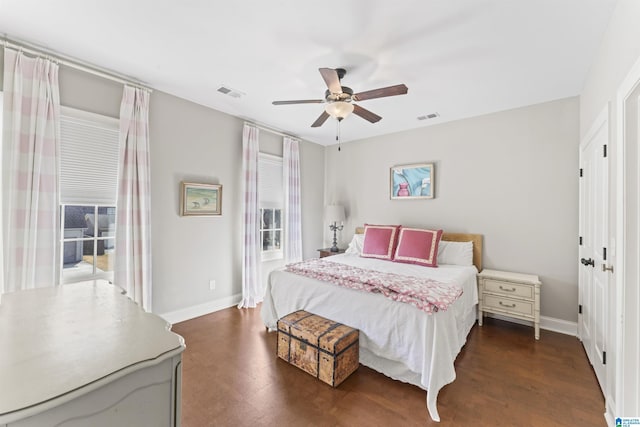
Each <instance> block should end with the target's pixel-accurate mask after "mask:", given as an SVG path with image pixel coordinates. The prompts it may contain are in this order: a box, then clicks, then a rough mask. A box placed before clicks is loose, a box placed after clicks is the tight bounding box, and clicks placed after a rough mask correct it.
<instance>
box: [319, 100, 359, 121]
mask: <svg viewBox="0 0 640 427" xmlns="http://www.w3.org/2000/svg"><path fill="white" fill-rule="evenodd" d="M324 110H325V111H326V112H327V114H329V115H330V116H331V117H333V118H334V119H338V120H342V119H344V118H345V117H347V116H348V115H349V114H351V113H352V112H353V104H352V103H350V102H345V101H336V102H331V103H329V104H327V106H326V107H324Z"/></svg>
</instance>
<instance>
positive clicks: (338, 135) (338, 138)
mask: <svg viewBox="0 0 640 427" xmlns="http://www.w3.org/2000/svg"><path fill="white" fill-rule="evenodd" d="M341 121H342V120H338V132H337V134H336V141H338V151H340V142H342V137H341V136H340V122H341Z"/></svg>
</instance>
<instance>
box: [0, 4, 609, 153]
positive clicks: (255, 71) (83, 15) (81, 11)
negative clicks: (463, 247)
mask: <svg viewBox="0 0 640 427" xmlns="http://www.w3.org/2000/svg"><path fill="white" fill-rule="evenodd" d="M615 4H616V0H535V1H533V0H395V1H389V0H346V1H345V0H341V1H335V0H324V1H323V2H309V1H296V0H271V1H265V0H244V1H242V0H235V1H234V0H231V1H206V0H183V1H170V0H156V1H152V0H109V1H97V0H58V1H42V0H40V1H37V0H0V33H2V34H4V35H5V36H7V37H10V38H12V39H18V40H23V41H26V42H30V43H33V44H36V45H39V46H42V47H44V48H47V49H50V50H53V51H55V52H58V53H60V54H63V55H67V56H71V57H74V58H79V59H81V60H83V61H86V62H89V63H92V64H95V65H97V66H100V67H104V68H107V69H109V70H113V71H116V72H119V73H122V74H125V75H128V76H131V77H133V78H136V79H138V80H140V81H142V82H145V83H147V84H148V85H149V86H151V87H152V88H154V89H157V90H160V91H164V92H168V93H170V94H173V95H176V96H179V97H182V98H186V99H189V100H191V101H194V102H197V103H199V104H202V105H206V106H209V107H212V108H215V109H217V110H220V111H224V112H226V113H229V114H232V115H234V116H239V117H242V118H245V119H249V120H253V121H255V122H258V123H261V124H265V125H267V126H270V127H272V128H276V129H279V130H282V131H285V132H288V133H291V134H293V135H296V136H298V137H301V138H303V139H306V140H309V141H314V142H317V143H320V144H323V145H328V144H333V143H334V142H335V135H336V125H335V123H336V122H335V120H333V119H329V120H328V121H327V122H326V123H325V124H324V126H322V127H321V128H311V127H310V125H311V123H313V122H314V120H315V119H316V118H317V117H318V116H319V115H320V113H321V112H322V110H323V105H321V104H307V105H283V106H274V105H272V104H271V101H273V100H287V99H319V98H323V97H324V91H325V90H326V86H325V84H324V81H323V80H322V78H321V77H320V74H319V73H318V68H320V67H330V68H338V67H343V68H346V69H347V75H346V77H345V78H344V79H343V80H342V84H343V85H344V86H349V87H351V88H352V89H353V90H354V91H355V92H362V91H366V90H370V89H375V88H378V87H384V86H390V85H395V84H399V83H404V84H406V85H407V86H408V87H409V93H408V94H407V95H402V96H396V97H390V98H381V99H372V100H367V101H362V102H361V106H362V107H364V108H367V109H369V110H371V111H373V112H374V113H377V114H379V115H381V116H382V117H383V119H382V120H381V121H380V122H378V123H376V124H371V123H369V122H367V121H365V120H363V119H362V118H360V117H357V116H354V115H351V116H350V117H348V118H346V119H345V120H344V121H343V122H342V129H341V132H342V141H343V142H344V141H349V140H356V139H362V138H367V137H371V136H375V135H382V134H387V133H391V132H398V131H402V130H406V129H412V128H418V127H423V126H428V125H430V124H435V123H442V122H444V121H450V120H456V119H461V118H465V117H471V116H477V115H480V114H486V113H490V112H494V111H500V110H505V109H510V108H515V107H520V106H524V105H530V104H535V103H539V102H544V101H549V100H553V99H558V98H564V97H568V96H574V95H579V94H580V92H581V90H582V87H583V85H584V81H585V77H586V74H587V72H588V70H589V66H590V64H591V63H592V61H593V59H594V56H595V54H596V52H597V49H598V46H599V43H600V40H601V39H602V36H603V34H604V31H605V29H606V26H607V23H608V22H609V18H610V16H611V13H612V11H613V9H614V7H615ZM221 84H224V85H227V86H229V87H231V88H233V89H236V90H238V91H240V92H243V93H244V94H245V95H244V96H242V97H241V98H232V97H230V96H228V95H223V94H221V93H219V92H218V91H217V89H218V87H219V86H220V85H221ZM432 112H438V113H439V114H440V117H439V118H436V119H433V120H428V121H418V120H417V117H418V116H422V115H425V114H428V113H432Z"/></svg>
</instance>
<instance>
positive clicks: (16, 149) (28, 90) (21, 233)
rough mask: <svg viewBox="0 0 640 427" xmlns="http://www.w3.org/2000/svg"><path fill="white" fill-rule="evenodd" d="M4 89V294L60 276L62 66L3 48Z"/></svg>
mask: <svg viewBox="0 0 640 427" xmlns="http://www.w3.org/2000/svg"><path fill="white" fill-rule="evenodd" d="M3 87H4V103H3V104H4V107H3V111H4V113H3V127H4V132H3V133H4V135H3V147H2V148H3V165H2V170H3V180H2V181H3V188H2V190H3V203H4V206H3V210H4V218H3V219H4V224H3V227H4V242H3V244H4V247H3V252H4V257H5V259H4V272H5V275H4V279H5V280H4V286H3V288H4V292H11V291H16V290H21V289H30V288H36V287H45V286H54V285H56V284H58V282H59V277H60V258H59V252H60V231H59V227H60V225H59V216H60V214H59V209H60V207H59V193H58V158H59V150H60V92H59V87H58V65H57V64H55V63H53V62H51V61H50V60H47V59H43V58H29V57H26V56H25V55H23V53H22V52H18V51H15V50H12V49H9V48H5V49H4V86H3ZM1 291H2V289H0V292H1Z"/></svg>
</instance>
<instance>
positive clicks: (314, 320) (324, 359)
mask: <svg viewBox="0 0 640 427" xmlns="http://www.w3.org/2000/svg"><path fill="white" fill-rule="evenodd" d="M358 339H359V332H358V330H357V329H353V328H351V327H349V326H346V325H343V324H341V323H338V322H334V321H333V320H329V319H325V318H324V317H320V316H317V315H315V314H312V313H308V312H306V311H303V310H299V311H296V312H294V313H291V314H288V315H286V316H284V317H283V318H282V319H280V320H278V356H279V357H280V358H282V359H284V360H286V361H287V362H289V363H291V364H292V365H295V366H297V367H298V368H300V369H302V370H303V371H305V372H308V373H309V374H311V375H313V376H314V377H316V378H318V379H320V380H321V381H324V382H325V383H327V384H329V385H330V386H332V387H337V386H338V385H339V384H340V383H341V382H343V381H344V380H345V379H346V378H347V377H348V376H349V375H351V374H352V373H353V372H354V371H355V370H356V369H358V363H359V362H358V360H359V357H360V352H359V347H358Z"/></svg>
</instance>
